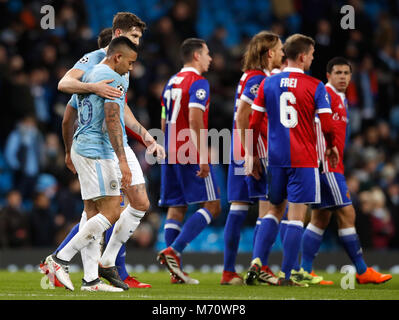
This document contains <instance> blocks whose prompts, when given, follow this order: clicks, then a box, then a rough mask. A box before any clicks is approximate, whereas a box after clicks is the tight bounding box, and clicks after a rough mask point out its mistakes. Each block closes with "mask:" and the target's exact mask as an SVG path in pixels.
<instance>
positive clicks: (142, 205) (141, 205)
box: [130, 197, 150, 212]
mask: <svg viewBox="0 0 399 320" xmlns="http://www.w3.org/2000/svg"><path fill="white" fill-rule="evenodd" d="M130 206H131V207H132V208H134V209H136V210H139V211H144V212H147V211H148V209H149V208H150V200H148V198H147V197H145V198H144V199H141V200H140V201H137V202H134V203H130Z"/></svg>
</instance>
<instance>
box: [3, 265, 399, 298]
mask: <svg viewBox="0 0 399 320" xmlns="http://www.w3.org/2000/svg"><path fill="white" fill-rule="evenodd" d="M319 274H320V275H322V276H324V278H325V279H327V280H333V281H334V285H331V286H321V285H313V286H310V287H308V288H295V287H289V288H287V287H274V286H267V285H257V286H222V285H220V284H219V281H220V277H221V275H220V274H217V273H200V272H193V273H191V276H192V277H193V278H196V279H198V280H199V281H200V284H199V285H177V284H171V283H170V278H169V274H168V273H167V272H166V271H164V272H157V273H148V272H145V273H138V274H137V276H138V279H139V280H140V281H142V282H146V283H151V284H152V288H148V289H129V290H128V291H124V292H122V293H102V292H82V291H80V284H81V278H82V273H71V280H72V282H73V284H74V286H75V291H73V292H71V291H68V290H66V289H64V288H55V289H51V288H48V289H43V288H42V286H43V287H45V288H46V287H47V286H48V281H46V279H43V275H42V274H41V273H39V272H14V273H10V272H7V271H0V300H225V299H226V300H398V299H399V293H398V292H399V276H398V275H393V278H392V279H391V280H390V281H388V282H386V283H384V284H380V285H373V284H368V285H359V284H357V283H356V282H355V284H354V289H346V290H344V289H342V288H341V279H342V278H343V277H344V276H345V275H344V274H340V273H335V274H327V273H323V272H319Z"/></svg>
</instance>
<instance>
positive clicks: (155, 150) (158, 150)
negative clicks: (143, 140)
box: [147, 142, 166, 160]
mask: <svg viewBox="0 0 399 320" xmlns="http://www.w3.org/2000/svg"><path fill="white" fill-rule="evenodd" d="M147 153H148V154H153V155H154V156H155V157H157V160H163V159H165V158H166V152H165V149H164V147H162V146H161V145H160V144H158V143H157V142H153V143H152V144H150V145H149V146H148V147H147Z"/></svg>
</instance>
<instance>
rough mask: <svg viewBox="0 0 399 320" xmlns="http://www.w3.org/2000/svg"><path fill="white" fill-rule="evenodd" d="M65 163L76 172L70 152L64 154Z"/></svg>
mask: <svg viewBox="0 0 399 320" xmlns="http://www.w3.org/2000/svg"><path fill="white" fill-rule="evenodd" d="M65 164H66V166H67V168H68V169H69V170H71V171H72V173H73V174H76V169H75V166H74V165H73V162H72V159H71V154H70V153H69V152H67V153H66V154H65Z"/></svg>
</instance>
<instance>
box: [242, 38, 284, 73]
mask: <svg viewBox="0 0 399 320" xmlns="http://www.w3.org/2000/svg"><path fill="white" fill-rule="evenodd" d="M278 40H279V37H278V35H277V34H275V33H273V32H269V31H261V32H259V33H257V34H256V35H254V36H253V37H252V39H251V41H250V42H249V44H248V46H247V49H246V51H245V53H244V58H243V67H242V71H243V72H245V71H247V70H251V69H259V68H261V69H267V59H265V54H266V53H267V52H268V51H269V50H270V49H273V48H274V46H275V45H276V44H277V42H278Z"/></svg>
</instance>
